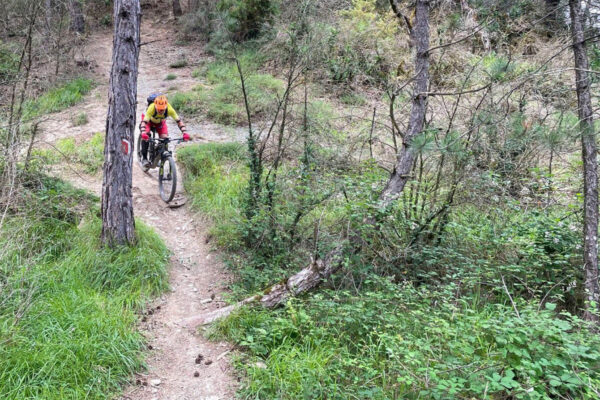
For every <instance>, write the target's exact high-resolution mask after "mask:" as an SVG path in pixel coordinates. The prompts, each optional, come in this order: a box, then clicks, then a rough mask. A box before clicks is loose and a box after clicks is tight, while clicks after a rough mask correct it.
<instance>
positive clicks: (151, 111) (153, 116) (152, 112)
mask: <svg viewBox="0 0 600 400" xmlns="http://www.w3.org/2000/svg"><path fill="white" fill-rule="evenodd" d="M168 117H171V118H173V119H174V120H175V121H179V115H177V112H176V111H175V109H174V108H173V107H172V106H171V105H170V104H167V110H166V112H165V114H164V115H162V114H159V113H158V112H157V111H156V108H155V107H154V103H152V104H150V106H149V107H148V109H147V110H146V114H145V117H144V121H146V122H152V123H153V124H160V123H161V122H162V121H163V120H165V119H167V118H168Z"/></svg>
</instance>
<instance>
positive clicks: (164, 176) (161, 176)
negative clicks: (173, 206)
mask: <svg viewBox="0 0 600 400" xmlns="http://www.w3.org/2000/svg"><path fill="white" fill-rule="evenodd" d="M158 188H159V190H160V197H161V198H162V199H163V201H164V202H165V203H168V202H170V201H171V200H173V197H175V191H176V190H177V167H176V166H175V160H173V157H171V156H169V157H167V158H166V159H165V160H162V161H161V162H160V168H159V169H158Z"/></svg>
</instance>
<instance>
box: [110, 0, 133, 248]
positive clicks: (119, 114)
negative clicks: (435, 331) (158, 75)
mask: <svg viewBox="0 0 600 400" xmlns="http://www.w3.org/2000/svg"><path fill="white" fill-rule="evenodd" d="M140 15H141V11H140V3H139V0H115V3H114V26H115V28H114V39H113V57H112V68H111V72H110V88H109V94H108V102H109V104H108V115H107V118H106V138H105V146H104V177H103V181H102V241H103V243H105V244H106V245H111V246H112V245H116V244H132V243H133V242H134V240H135V222H134V218H133V199H132V192H131V186H132V166H133V143H134V131H135V126H136V105H137V102H136V98H137V74H138V59H139V46H140Z"/></svg>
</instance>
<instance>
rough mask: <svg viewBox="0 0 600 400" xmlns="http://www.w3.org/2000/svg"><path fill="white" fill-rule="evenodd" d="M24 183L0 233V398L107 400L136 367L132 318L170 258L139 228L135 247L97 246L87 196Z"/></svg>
mask: <svg viewBox="0 0 600 400" xmlns="http://www.w3.org/2000/svg"><path fill="white" fill-rule="evenodd" d="M30 182H31V183H30V184H29V183H28V184H27V187H28V188H29V191H28V192H27V193H22V195H23V196H25V197H26V198H27V199H28V200H27V203H23V204H25V205H26V206H25V208H23V209H22V210H20V212H19V213H18V214H11V215H10V216H9V217H8V220H7V221H5V224H4V225H3V228H2V232H0V233H1V234H0V246H1V247H2V248H3V251H2V252H0V283H1V285H2V293H3V298H2V301H1V302H0V376H2V379H0V397H2V398H3V399H15V400H16V399H25V398H35V399H42V398H43V399H57V400H58V399H61V400H62V399H78V398H86V399H109V398H113V397H114V396H115V395H116V394H118V392H119V390H120V388H121V385H123V384H125V383H126V382H127V381H128V380H129V379H130V377H131V376H132V374H133V373H134V372H136V371H139V370H140V369H141V368H142V366H143V355H144V351H145V346H144V337H143V336H142V335H141V334H140V333H138V332H137V331H136V325H137V320H138V316H137V315H136V313H137V312H139V311H140V310H141V309H142V307H143V305H144V304H145V302H146V301H147V300H149V299H150V298H151V297H153V296H156V295H158V294H159V293H161V292H162V291H163V290H165V289H166V288H167V273H166V268H165V266H166V265H167V262H168V251H167V249H166V247H165V245H164V244H163V242H162V241H161V239H160V238H159V237H158V236H157V235H156V234H155V233H154V232H153V231H152V230H151V229H150V228H148V227H146V226H145V225H144V224H142V223H141V222H140V221H137V223H136V224H137V229H136V234H137V238H138V239H137V244H136V245H135V246H133V247H122V248H117V249H114V250H111V249H108V248H103V247H102V246H101V244H100V242H99V237H100V221H99V219H98V217H97V216H96V215H97V214H96V212H90V207H92V209H93V208H94V207H95V206H93V203H92V199H91V198H90V196H89V195H87V194H85V193H84V192H82V191H78V190H75V189H73V188H72V187H70V186H69V185H67V184H65V183H63V182H60V181H58V180H54V179H49V178H45V177H41V178H39V177H37V178H35V179H32V180H31V181H30ZM82 219H83V220H84V222H83V223H81V221H82Z"/></svg>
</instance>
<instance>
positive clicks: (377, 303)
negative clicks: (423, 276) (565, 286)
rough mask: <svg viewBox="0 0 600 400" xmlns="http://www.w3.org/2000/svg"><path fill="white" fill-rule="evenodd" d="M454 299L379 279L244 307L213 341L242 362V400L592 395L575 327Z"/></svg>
mask: <svg viewBox="0 0 600 400" xmlns="http://www.w3.org/2000/svg"><path fill="white" fill-rule="evenodd" d="M455 290H456V288H455V287H446V288H435V289H434V288H432V289H428V288H425V287H422V288H420V289H415V288H414V287H412V286H411V285H409V284H393V283H391V282H387V281H383V280H381V279H379V278H374V279H373V280H372V281H371V282H367V285H365V287H363V288H362V290H361V292H360V294H357V293H356V292H354V291H352V292H350V291H325V292H322V293H320V294H316V295H312V296H309V297H308V298H306V299H303V300H302V299H293V300H290V301H289V302H288V303H287V304H286V305H285V307H284V308H283V309H281V310H277V311H266V310H264V309H259V308H254V309H245V310H242V311H241V312H239V313H237V314H235V315H233V316H231V317H229V318H228V319H226V320H224V321H221V322H219V323H218V324H217V325H216V326H215V327H213V335H214V336H216V337H220V338H223V337H224V338H226V339H228V340H232V341H234V342H235V343H237V344H238V345H240V346H242V348H243V349H244V351H245V353H246V354H245V355H242V356H241V357H240V358H239V359H238V361H237V363H236V366H237V368H239V369H240V370H242V371H243V373H244V376H246V379H245V380H244V381H243V386H242V388H241V391H240V392H241V393H240V397H241V398H252V399H275V398H276V399H290V400H291V399H305V398H309V399H325V398H327V399H340V400H341V399H374V400H384V399H475V398H476V399H483V398H488V399H503V398H509V397H510V398H518V399H550V398H561V397H562V398H572V399H574V398H577V399H594V398H596V393H597V391H598V389H599V388H600V372H599V371H600V370H599V369H598V363H599V361H600V351H599V348H600V347H599V346H600V339H599V338H598V336H597V335H593V334H590V333H589V331H587V330H586V329H584V328H582V326H583V324H582V322H581V321H580V320H578V319H577V318H576V317H573V316H571V315H569V314H567V313H563V314H562V315H561V318H556V315H555V313H554V312H553V311H552V309H553V306H554V305H553V304H549V305H548V306H547V307H546V309H543V308H542V310H541V311H538V310H537V306H538V305H537V304H535V303H534V304H528V303H524V302H519V304H518V307H519V309H520V313H521V314H520V315H521V318H518V317H517V316H516V315H515V312H514V310H513V308H512V307H511V305H510V303H508V304H489V303H488V304H484V305H479V304H478V303H477V301H476V300H475V299H472V298H463V299H456V298H455V297H454V295H453V291H455ZM257 363H264V365H266V368H264V367H263V368H261V367H260V366H258V365H257Z"/></svg>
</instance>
